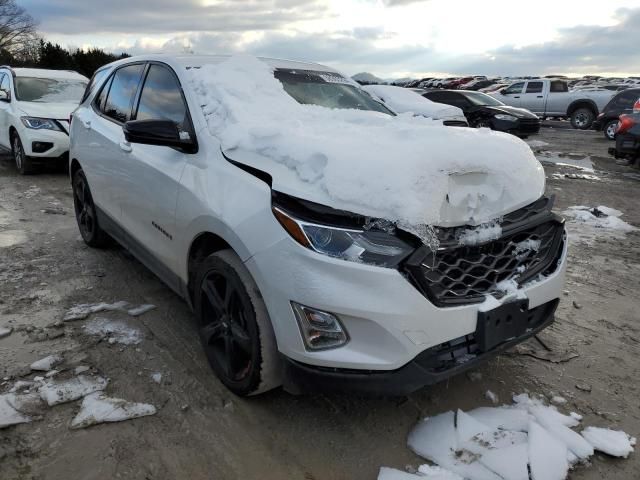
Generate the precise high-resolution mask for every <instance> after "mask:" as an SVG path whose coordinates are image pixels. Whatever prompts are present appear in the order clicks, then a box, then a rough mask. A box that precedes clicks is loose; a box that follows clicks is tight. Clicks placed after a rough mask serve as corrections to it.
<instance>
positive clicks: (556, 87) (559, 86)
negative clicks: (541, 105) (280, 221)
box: [549, 80, 569, 93]
mask: <svg viewBox="0 0 640 480" xmlns="http://www.w3.org/2000/svg"><path fill="white" fill-rule="evenodd" d="M549 91H550V92H551V93H562V92H568V91H569V85H567V82H563V81H562V80H554V81H552V82H551V84H550V85H549Z"/></svg>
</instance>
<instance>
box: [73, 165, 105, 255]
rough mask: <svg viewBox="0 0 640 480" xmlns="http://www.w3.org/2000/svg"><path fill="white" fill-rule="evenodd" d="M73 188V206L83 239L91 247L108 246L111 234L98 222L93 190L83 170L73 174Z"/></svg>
mask: <svg viewBox="0 0 640 480" xmlns="http://www.w3.org/2000/svg"><path fill="white" fill-rule="evenodd" d="M72 189H73V207H74V210H75V213H76V221H77V222H78V229H79V230H80V235H82V239H83V240H84V242H85V243H86V244H87V245H89V246H90V247H98V248H100V247H106V246H107V245H108V244H109V236H108V235H107V233H106V232H104V231H103V230H102V229H101V228H100V225H99V224H98V216H97V214H96V207H95V205H94V203H93V197H92V196H91V190H90V189H89V183H88V182H87V177H86V176H85V175H84V172H83V171H82V170H78V171H77V172H76V173H75V174H74V175H73V184H72Z"/></svg>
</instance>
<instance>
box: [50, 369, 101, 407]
mask: <svg viewBox="0 0 640 480" xmlns="http://www.w3.org/2000/svg"><path fill="white" fill-rule="evenodd" d="M107 383H108V381H107V379H106V378H102V377H93V376H88V375H78V376H77V377H72V378H70V379H68V380H60V381H57V380H50V381H47V382H42V385H40V386H39V387H38V392H39V393H40V397H41V398H42V400H44V401H45V402H47V405H49V406H50V407H52V406H53V405H58V404H60V403H67V402H72V401H74V400H77V399H79V398H82V397H84V396H85V395H89V394H90V393H93V392H98V391H100V390H104V389H105V388H107Z"/></svg>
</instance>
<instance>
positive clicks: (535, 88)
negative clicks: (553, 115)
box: [520, 80, 544, 114]
mask: <svg viewBox="0 0 640 480" xmlns="http://www.w3.org/2000/svg"><path fill="white" fill-rule="evenodd" d="M543 90H544V82H542V81H540V80H529V81H528V82H527V84H526V86H525V87H524V92H523V93H522V94H521V95H520V107H522V108H526V109H527V110H531V111H532V112H533V113H537V114H543V113H544V91H543Z"/></svg>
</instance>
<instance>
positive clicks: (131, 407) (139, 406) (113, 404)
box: [71, 393, 156, 428]
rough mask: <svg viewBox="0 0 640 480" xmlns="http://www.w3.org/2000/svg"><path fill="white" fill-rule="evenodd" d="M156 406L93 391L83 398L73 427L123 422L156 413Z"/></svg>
mask: <svg viewBox="0 0 640 480" xmlns="http://www.w3.org/2000/svg"><path fill="white" fill-rule="evenodd" d="M155 413H156V407H154V406H153V405H149V404H148V403H134V402H128V401H126V400H123V399H121V398H111V397H107V396H106V395H104V394H102V393H92V394H91V395H87V396H86V397H84V399H83V400H82V406H81V407H80V411H79V412H78V414H77V415H76V417H75V418H74V419H73V420H72V421H71V428H85V427H89V426H91V425H96V424H98V423H105V422H122V421H124V420H130V419H132V418H139V417H145V416H147V415H154V414H155Z"/></svg>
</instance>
